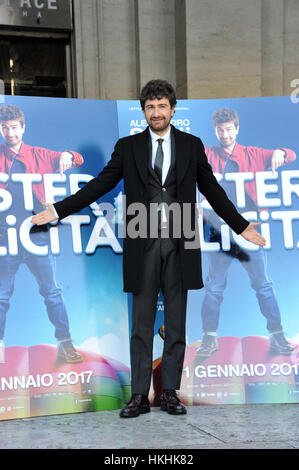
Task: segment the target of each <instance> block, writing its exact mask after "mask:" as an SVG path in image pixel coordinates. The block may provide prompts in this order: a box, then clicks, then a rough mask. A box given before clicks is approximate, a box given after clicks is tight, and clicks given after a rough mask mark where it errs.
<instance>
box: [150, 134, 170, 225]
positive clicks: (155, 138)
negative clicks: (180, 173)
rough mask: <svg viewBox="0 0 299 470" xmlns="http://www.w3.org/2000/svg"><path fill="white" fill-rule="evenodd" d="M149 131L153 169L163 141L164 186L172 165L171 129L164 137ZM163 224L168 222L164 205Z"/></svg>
mask: <svg viewBox="0 0 299 470" xmlns="http://www.w3.org/2000/svg"><path fill="white" fill-rule="evenodd" d="M149 131H150V134H151V139H152V167H153V168H154V167H155V159H156V154H157V150H158V145H159V144H158V140H159V139H163V142H162V149H163V154H164V158H163V166H162V184H164V182H165V180H166V176H167V173H168V171H169V168H170V164H171V136H170V131H171V129H169V130H168V131H167V132H166V134H164V135H163V136H162V137H161V136H160V135H158V134H155V132H153V131H152V130H151V128H150V129H149ZM162 222H167V217H166V213H165V208H164V205H162Z"/></svg>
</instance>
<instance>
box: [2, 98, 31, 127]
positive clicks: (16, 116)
mask: <svg viewBox="0 0 299 470" xmlns="http://www.w3.org/2000/svg"><path fill="white" fill-rule="evenodd" d="M5 121H20V124H21V126H22V127H24V124H25V116H24V113H23V111H22V109H21V108H18V106H14V105H13V104H8V105H7V106H5V105H4V104H3V105H2V106H0V122H5Z"/></svg>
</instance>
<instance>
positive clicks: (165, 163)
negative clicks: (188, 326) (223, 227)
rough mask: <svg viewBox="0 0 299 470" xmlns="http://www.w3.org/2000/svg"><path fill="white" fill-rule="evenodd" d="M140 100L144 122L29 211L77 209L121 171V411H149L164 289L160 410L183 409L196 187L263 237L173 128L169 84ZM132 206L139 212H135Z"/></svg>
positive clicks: (50, 217)
mask: <svg viewBox="0 0 299 470" xmlns="http://www.w3.org/2000/svg"><path fill="white" fill-rule="evenodd" d="M140 103H141V107H142V110H143V113H144V116H145V119H146V120H147V123H148V127H147V129H146V130H145V131H144V132H142V133H140V134H136V135H132V136H128V137H125V138H122V139H120V140H118V142H117V143H116V145H115V148H114V152H113V154H112V158H111V160H110V161H109V162H108V164H107V165H106V166H105V168H104V169H103V170H102V171H101V173H99V175H98V176H97V177H96V178H94V179H93V180H91V181H90V182H89V183H87V184H86V185H85V186H84V187H83V188H82V189H80V191H78V192H77V193H76V194H74V195H72V196H70V197H68V198H65V199H64V200H63V201H60V202H57V203H55V204H54V205H51V204H44V206H45V207H46V210H45V211H43V212H41V213H40V214H38V215H36V216H34V217H33V219H32V222H33V223H36V224H38V225H42V224H45V223H49V222H52V221H54V220H55V219H57V215H58V217H59V218H60V219H63V218H64V217H67V216H68V215H70V214H72V213H74V212H78V211H80V210H81V209H82V208H84V207H86V206H88V205H90V204H91V203H92V202H94V201H96V200H97V199H98V198H99V197H101V196H103V195H104V194H106V193H107V192H108V191H110V190H111V189H113V188H114V187H115V186H116V185H117V184H118V182H119V181H120V180H121V179H122V178H123V180H124V191H125V195H126V207H125V209H126V211H125V215H126V234H125V238H124V248H123V275H124V291H125V292H132V293H133V309H132V331H131V344H130V353H131V383H132V397H131V400H130V401H129V403H128V404H127V406H126V407H125V408H123V409H122V410H121V413H120V416H121V417H136V416H139V414H140V413H147V412H149V411H150V405H149V401H148V392H149V388H150V381H151V372H152V348H153V333H154V322H155V314H156V307H157V297H158V294H159V291H160V289H162V292H163V296H164V323H165V341H164V349H163V357H162V382H163V394H162V396H161V409H162V410H163V411H167V412H168V413H170V414H176V415H180V414H185V413H186V408H185V407H184V406H183V404H182V403H181V402H180V400H179V398H178V397H177V394H176V390H178V389H179V388H180V381H181V375H182V368H183V362H184V353H185V345H186V343H185V323H186V303H187V291H188V289H200V288H202V287H203V282H202V273H201V252H200V243H199V236H198V226H197V210H196V192H197V187H198V189H199V191H200V192H201V193H202V194H203V195H204V196H205V197H206V199H207V200H208V202H209V203H210V204H211V206H212V207H213V209H214V210H215V212H216V213H217V214H218V215H219V216H220V217H221V218H222V219H224V221H225V222H226V223H227V224H228V225H229V226H230V227H231V228H232V229H233V230H234V231H235V232H236V233H237V234H241V235H243V237H244V238H246V239H247V240H249V241H251V242H253V243H255V244H257V245H261V246H263V245H264V244H265V240H264V238H263V237H262V236H261V235H260V234H259V233H258V232H257V231H256V230H255V228H254V227H255V226H256V225H258V224H257V223H253V222H251V223H249V222H248V221H246V220H245V219H244V218H243V217H242V216H241V215H240V214H239V213H238V212H237V210H236V209H235V206H234V205H233V204H232V203H231V202H230V200H229V199H228V198H227V196H226V194H225V192H224V190H223V189H222V187H221V186H220V185H219V184H218V183H217V180H216V178H215V177H214V175H213V172H212V169H211V167H210V165H209V163H208V161H207V158H206V155H205V152H204V146H203V143H202V141H201V140H200V139H199V138H198V137H195V136H193V135H191V134H187V133H184V132H181V131H179V130H177V129H175V128H174V127H173V126H172V125H171V118H172V117H173V115H174V112H175V105H176V96H175V91H174V89H173V87H172V86H171V85H170V84H169V83H167V82H166V81H163V80H152V81H150V82H149V83H147V85H145V87H144V88H143V90H142V92H141V96H140ZM136 213H137V217H136Z"/></svg>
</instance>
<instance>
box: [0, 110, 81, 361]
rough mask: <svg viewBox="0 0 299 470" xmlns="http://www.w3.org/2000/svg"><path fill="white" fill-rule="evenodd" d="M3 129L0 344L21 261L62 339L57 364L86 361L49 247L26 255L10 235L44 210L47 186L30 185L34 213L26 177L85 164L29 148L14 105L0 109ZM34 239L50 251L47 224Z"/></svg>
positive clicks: (74, 156) (66, 153)
mask: <svg viewBox="0 0 299 470" xmlns="http://www.w3.org/2000/svg"><path fill="white" fill-rule="evenodd" d="M0 130H1V134H2V137H3V140H4V143H3V144H1V145H0V173H1V181H0V188H3V189H2V190H5V193H4V196H5V200H7V201H10V204H9V203H8V204H6V205H5V200H4V201H2V203H1V206H2V207H4V209H2V211H1V212H0V249H1V256H0V345H1V348H2V351H3V348H4V342H3V338H4V332H5V323H6V314H7V311H8V309H9V304H10V298H11V296H12V294H13V289H14V282H15V276H16V273H17V271H18V269H19V267H20V265H21V264H22V263H24V264H26V265H27V266H28V268H29V270H30V271H31V273H32V274H33V276H34V277H35V279H36V281H37V283H38V286H39V291H40V294H41V295H42V296H43V297H44V300H45V304H46V308H47V312H48V317H49V320H50V322H51V323H52V324H53V326H54V328H55V337H56V339H57V341H58V360H59V361H61V362H67V363H77V362H82V356H81V355H80V354H79V353H78V352H77V351H76V350H75V348H74V346H73V344H72V341H71V336H70V331H69V321H68V315H67V311H66V307H65V303H64V299H63V296H62V292H61V287H60V286H59V285H58V283H57V281H56V279H55V258H54V256H53V254H52V253H51V251H50V248H49V249H48V254H47V255H46V256H39V255H36V254H34V253H30V252H29V251H27V250H26V249H25V248H24V247H23V245H22V243H21V242H20V240H18V239H16V240H15V241H14V240H12V239H11V238H10V236H9V235H8V233H9V232H8V230H9V228H10V227H14V228H15V229H16V232H17V233H19V230H20V227H21V225H22V223H23V222H24V220H26V219H28V217H30V216H31V215H32V213H36V212H39V211H40V209H41V208H42V205H41V201H44V200H45V190H44V183H43V180H42V178H41V180H40V181H39V182H33V183H32V197H33V209H34V210H33V211H32V212H30V211H28V209H27V210H26V208H25V178H24V175H25V174H30V175H31V176H32V175H34V174H38V175H41V176H43V175H44V174H47V173H48V174H49V173H53V172H56V171H59V172H60V174H62V173H64V172H65V171H66V170H69V169H70V168H74V167H76V166H79V165H82V163H83V158H82V156H81V155H80V154H79V153H77V152H73V151H64V152H56V151H53V150H49V149H45V148H40V147H31V146H30V145H27V144H25V143H24V142H23V135H24V132H25V117H24V113H23V111H22V109H21V108H19V107H17V106H14V105H7V106H6V105H2V106H1V107H0ZM30 239H31V241H32V243H33V244H34V245H36V246H45V245H46V246H48V247H50V235H49V230H48V227H47V226H41V227H32V228H31V230H30Z"/></svg>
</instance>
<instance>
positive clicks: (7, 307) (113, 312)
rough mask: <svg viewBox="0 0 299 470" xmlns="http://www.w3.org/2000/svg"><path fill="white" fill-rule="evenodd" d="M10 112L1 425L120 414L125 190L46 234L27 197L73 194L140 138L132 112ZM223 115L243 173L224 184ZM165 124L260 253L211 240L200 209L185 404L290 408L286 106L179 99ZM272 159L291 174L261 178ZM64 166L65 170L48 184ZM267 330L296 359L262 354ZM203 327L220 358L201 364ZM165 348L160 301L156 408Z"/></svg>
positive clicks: (294, 119)
mask: <svg viewBox="0 0 299 470" xmlns="http://www.w3.org/2000/svg"><path fill="white" fill-rule="evenodd" d="M8 104H12V105H14V106H17V107H19V108H21V109H22V110H23V112H24V115H25V125H26V127H25V131H24V135H23V142H24V145H23V147H21V149H20V155H21V158H20V160H21V161H23V164H20V165H19V166H17V167H13V172H11V173H10V171H9V168H10V165H11V155H10V154H9V153H7V149H6V147H7V146H5V138H4V137H1V136H0V138H1V141H0V165H1V166H0V196H1V197H0V229H1V233H0V240H1V243H0V265H1V266H0V315H1V317H0V323H1V324H0V327H1V328H2V330H1V331H0V333H1V334H2V338H3V341H2V343H1V348H0V353H1V358H0V359H1V363H0V419H12V418H19V417H27V416H39V415H47V414H57V413H72V412H82V411H92V410H103V409H113V408H114V409H115V408H120V407H122V406H123V405H124V403H126V402H127V400H128V398H129V396H130V369H129V362H130V361H129V330H130V306H131V298H130V295H127V294H125V293H123V291H122V287H123V283H122V237H121V233H122V217H121V213H122V195H123V190H122V184H119V185H118V186H117V187H116V188H115V189H114V190H113V191H112V192H111V193H109V194H107V195H106V196H105V197H104V198H102V199H101V200H100V201H97V203H95V204H93V205H91V206H90V207H89V208H86V209H84V210H83V211H81V212H80V214H76V215H73V216H71V217H68V218H66V219H64V221H62V222H59V223H58V225H53V227H51V229H50V230H48V231H47V232H42V233H32V231H30V230H31V225H30V222H29V220H30V218H31V216H32V211H36V210H38V209H39V207H38V204H39V203H38V197H39V196H40V197H42V196H41V195H43V194H45V195H46V199H47V201H48V202H52V201H57V200H59V199H61V198H63V197H65V196H66V195H68V194H70V193H72V192H75V191H77V190H78V188H79V187H80V186H81V185H82V184H83V183H84V182H86V181H88V180H89V179H90V178H92V177H93V176H95V175H97V174H98V172H99V171H100V170H101V169H102V168H103V167H104V165H105V164H106V163H107V161H108V160H109V159H110V156H111V153H112V151H113V147H114V144H115V142H116V141H117V139H118V138H119V137H123V136H125V135H129V134H134V133H137V132H141V131H142V130H144V129H145V127H146V122H145V120H144V117H143V114H142V112H141V109H140V105H139V102H138V101H117V102H115V101H90V100H72V99H67V100H64V99H53V98H51V99H46V98H29V97H5V100H4V105H8ZM223 108H229V109H233V110H235V111H236V112H237V114H238V118H239V132H238V135H237V144H238V146H239V155H240V159H241V157H242V161H246V165H244V166H243V167H242V168H240V167H239V168H237V169H236V168H235V169H232V168H231V169H230V171H228V172H227V173H226V174H225V175H224V176H223V169H222V168H220V167H221V165H220V164H221V161H219V158H218V157H219V156H218V157H217V155H218V153H219V152H218V150H219V140H218V138H219V136H218V137H217V136H216V134H215V131H214V127H213V124H212V115H213V113H215V111H217V110H220V109H223ZM172 123H173V125H175V126H176V127H177V128H179V129H181V130H183V131H185V132H191V133H192V134H195V135H198V136H200V137H201V139H202V140H203V142H204V144H205V146H206V152H207V155H208V158H209V160H210V163H211V165H212V166H213V170H214V171H215V174H216V176H217V178H219V180H223V181H222V182H225V184H227V187H226V190H227V191H228V192H229V194H230V197H231V198H232V199H233V200H234V202H235V204H236V205H237V206H238V209H239V211H240V212H241V213H242V214H244V216H246V217H247V218H248V220H254V221H258V222H261V228H260V229H261V231H262V234H263V235H264V236H265V238H266V240H267V245H266V247H265V249H263V250H259V251H256V250H252V249H250V247H248V246H247V245H246V244H244V242H243V241H242V240H241V239H240V237H234V236H233V234H232V233H231V232H230V230H228V228H227V227H226V226H225V224H224V223H223V222H221V221H220V225H219V226H218V230H219V233H218V235H217V236H218V238H217V237H216V238H211V232H210V226H211V220H213V214H212V211H211V209H210V207H209V205H208V204H207V201H205V200H204V199H203V198H202V196H201V195H200V194H198V207H199V222H200V228H201V246H202V252H203V275H204V281H205V286H206V287H205V289H202V290H199V291H189V296H188V311H187V349H186V356H185V364H184V371H183V378H182V387H181V398H182V400H183V401H184V402H185V403H186V404H202V403H203V404H222V403H280V402H297V401H298V393H299V388H298V387H299V379H298V377H299V375H298V367H299V366H298V363H299V360H298V357H299V356H298V354H299V347H298V344H299V322H298V315H297V303H298V288H299V277H298V248H299V222H298V219H299V163H298V159H296V155H298V152H299V142H298V125H299V118H298V109H297V106H296V104H294V103H292V102H291V100H290V98H289V97H275V98H250V99H246V98H242V99H231V100H192V101H191V100H186V101H179V102H178V105H177V108H176V113H175V115H174V119H173V122H172ZM275 149H284V150H285V151H286V155H287V159H286V161H285V164H284V165H283V166H281V167H280V168H278V170H277V171H276V172H274V173H273V172H272V171H271V166H270V167H269V158H270V157H269V155H272V152H270V153H269V152H268V153H267V151H268V150H275ZM64 151H68V152H71V153H72V155H73V162H74V165H73V167H72V168H70V169H68V170H66V171H65V172H64V174H63V175H60V172H59V161H60V157H61V152H64ZM217 152H218V153H217ZM249 156H250V157H251V158H249ZM217 158H218V159H217ZM29 162H30V163H29ZM240 170H242V171H240ZM9 195H10V196H11V197H9ZM105 203H107V206H105ZM111 207H112V209H113V210H112V211H111ZM219 237H220V238H219ZM221 247H222V249H221ZM242 256H245V259H244V258H242ZM246 256H247V257H249V259H247V258H246ZM215 267H217V269H216V268H215ZM216 274H217V276H216ZM215 277H217V279H214V278H215ZM265 279H266V281H265ZM269 292H270V293H269ZM273 297H274V298H275V301H273ZM215 305H216V307H217V308H216V307H215ZM273 305H274V307H273ZM218 310H219V318H218V316H217V315H216V316H215V312H216V311H218ZM66 318H67V322H68V324H69V333H70V337H71V339H72V343H73V345H74V347H75V350H76V351H77V352H78V353H79V354H80V355H81V358H82V360H81V361H80V362H77V363H68V362H66V361H64V360H63V359H62V358H61V356H59V354H58V353H59V350H58V342H57V339H59V338H57V336H59V335H60V336H61V335H62V336H63V334H64V333H63V331H65V328H66V325H65V323H66V320H65V319H66ZM5 319H6V321H5ZM278 320H279V321H280V325H281V328H282V330H283V331H284V334H285V336H286V338H287V340H288V341H289V343H290V344H291V345H292V346H293V348H294V351H293V352H292V354H289V355H283V354H277V353H275V352H273V351H271V350H270V343H269V325H270V327H272V330H273V328H274V327H273V325H274V326H275V327H276V326H277V322H278ZM203 328H210V329H212V330H213V331H214V330H216V331H217V341H218V350H217V351H215V352H213V353H212V354H211V355H210V356H209V357H204V356H201V355H200V353H199V351H198V349H199V348H200V345H201V343H202V338H203ZM0 339H1V338H0ZM60 339H61V338H60ZM162 348H163V297H162V295H160V297H159V299H158V304H157V317H156V323H155V340H154V363H153V369H154V374H153V384H152V389H151V398H152V401H153V402H154V403H155V402H157V398H158V396H159V393H160V391H161V377H160V364H161V355H162Z"/></svg>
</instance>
